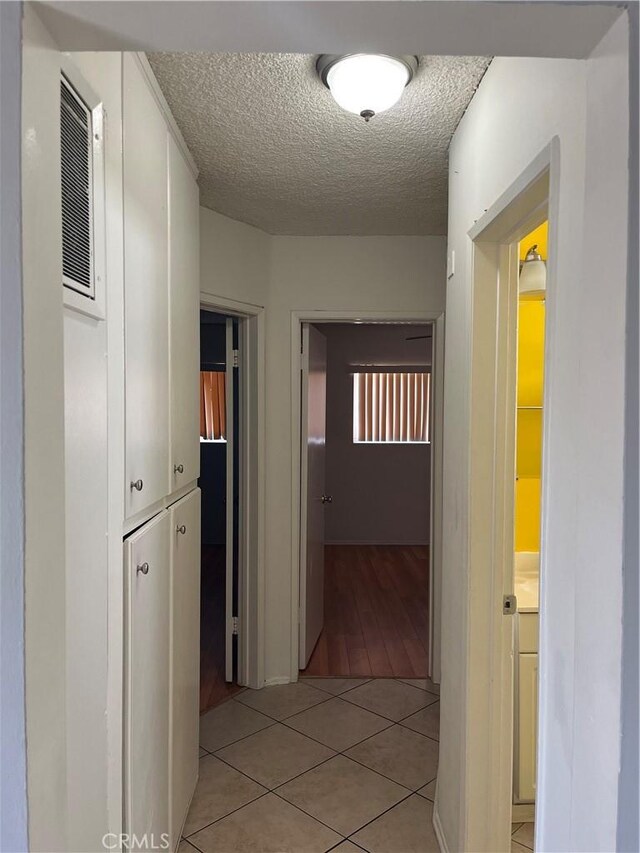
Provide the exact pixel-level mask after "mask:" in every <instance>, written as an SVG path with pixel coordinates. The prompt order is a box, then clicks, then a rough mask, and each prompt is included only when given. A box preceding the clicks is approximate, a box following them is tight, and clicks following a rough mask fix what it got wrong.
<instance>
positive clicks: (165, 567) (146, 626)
mask: <svg viewBox="0 0 640 853" xmlns="http://www.w3.org/2000/svg"><path fill="white" fill-rule="evenodd" d="M170 551H171V547H170V538H169V513H168V512H161V513H160V514H159V515H157V516H156V517H155V518H154V519H153V520H152V521H150V522H149V523H148V524H145V525H144V526H143V527H141V528H140V529H139V530H138V531H136V533H134V534H132V535H131V536H130V537H129V538H128V539H126V540H125V543H124V562H125V594H126V635H125V755H124V758H125V823H126V832H127V833H128V834H129V836H133V835H135V836H136V837H138V838H142V837H143V836H144V835H145V833H147V837H149V838H150V837H151V835H152V834H153V836H154V838H158V839H159V838H160V836H161V835H162V833H168V832H169V707H170V690H169V688H170V675H169V672H170V651H169V649H170V632H171V627H170V617H171V613H170Z"/></svg>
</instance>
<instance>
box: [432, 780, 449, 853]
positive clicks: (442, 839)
mask: <svg viewBox="0 0 640 853" xmlns="http://www.w3.org/2000/svg"><path fill="white" fill-rule="evenodd" d="M433 829H434V832H435V834H436V839H437V841H438V847H439V848H440V851H441V853H449V845H448V844H447V839H446V836H445V834H444V829H443V828H442V823H441V822H440V812H439V811H438V791H437V789H436V801H435V803H434V804H433Z"/></svg>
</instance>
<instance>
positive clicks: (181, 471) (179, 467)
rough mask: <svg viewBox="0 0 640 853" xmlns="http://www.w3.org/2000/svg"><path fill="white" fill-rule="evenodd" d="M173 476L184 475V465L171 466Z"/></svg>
mask: <svg viewBox="0 0 640 853" xmlns="http://www.w3.org/2000/svg"><path fill="white" fill-rule="evenodd" d="M173 473H174V474H184V465H174V466H173Z"/></svg>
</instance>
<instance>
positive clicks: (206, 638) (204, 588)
mask: <svg viewBox="0 0 640 853" xmlns="http://www.w3.org/2000/svg"><path fill="white" fill-rule="evenodd" d="M224 593H225V548H224V545H203V546H202V571H201V583H200V713H201V714H204V712H205V711H208V710H210V709H211V708H213V707H214V706H215V705H218V704H219V703H220V702H222V701H224V700H225V699H228V698H229V697H230V696H233V695H234V693H237V692H238V691H239V690H240V689H241V688H240V687H238V685H237V684H227V682H226V681H225V680H224V618H225V612H224V604H225V594H224Z"/></svg>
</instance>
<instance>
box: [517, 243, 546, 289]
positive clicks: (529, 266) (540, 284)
mask: <svg viewBox="0 0 640 853" xmlns="http://www.w3.org/2000/svg"><path fill="white" fill-rule="evenodd" d="M518 289H519V296H520V299H544V297H545V293H546V290H547V265H546V264H545V262H544V261H543V260H542V256H541V255H540V254H539V252H538V246H537V244H536V245H534V246H532V247H531V248H530V249H529V250H528V251H527V254H526V256H525V259H524V261H523V263H522V266H521V268H520V281H519V288H518Z"/></svg>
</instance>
